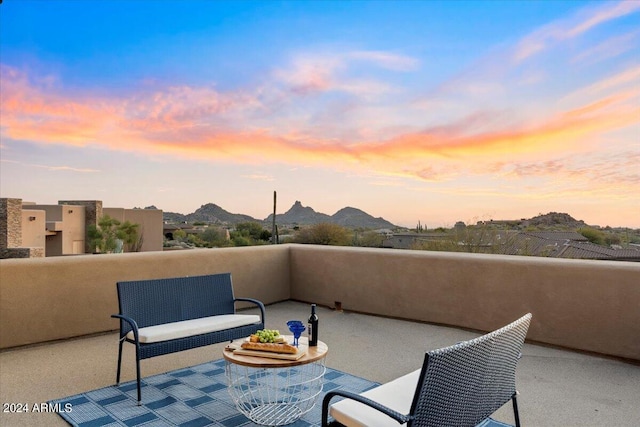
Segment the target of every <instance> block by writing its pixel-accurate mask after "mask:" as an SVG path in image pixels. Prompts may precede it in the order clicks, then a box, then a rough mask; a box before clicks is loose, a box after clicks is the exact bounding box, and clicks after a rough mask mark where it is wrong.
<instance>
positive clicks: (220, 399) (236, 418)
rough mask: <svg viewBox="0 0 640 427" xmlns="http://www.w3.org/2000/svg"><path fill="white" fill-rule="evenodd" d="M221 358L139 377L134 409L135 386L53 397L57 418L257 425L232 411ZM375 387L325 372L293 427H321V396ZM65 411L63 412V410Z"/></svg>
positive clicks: (89, 424)
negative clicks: (311, 401) (317, 393)
mask: <svg viewBox="0 0 640 427" xmlns="http://www.w3.org/2000/svg"><path fill="white" fill-rule="evenodd" d="M224 364H225V362H224V360H223V359H220V360H215V361H213V362H209V363H205V364H202V365H198V366H192V367H190V368H184V369H179V370H177V371H172V372H168V373H166V374H160V375H154V376H151V377H146V378H143V379H142V401H143V403H144V405H142V406H137V404H136V403H137V394H136V382H135V381H130V382H127V383H122V384H120V385H119V386H117V387H116V386H111V387H105V388H102V389H99V390H94V391H89V392H86V393H81V394H78V395H75V396H70V397H66V398H63V399H56V400H53V401H51V402H50V403H51V404H53V405H57V406H56V407H57V408H60V412H59V415H60V416H61V417H62V418H63V419H64V420H65V421H66V422H68V423H69V424H71V425H72V426H78V427H98V426H144V427H151V426H153V427H156V426H184V427H200V426H218V427H236V426H243V427H244V426H255V425H256V424H254V423H253V422H251V421H249V419H247V418H246V417H245V416H244V415H242V414H241V413H240V412H238V410H237V409H236V407H235V405H234V403H233V401H232V400H231V396H230V395H229V392H228V391H227V377H226V375H225V365H224ZM376 385H378V384H377V383H374V382H372V381H367V380H365V379H363V378H358V377H355V376H353V375H349V374H346V373H344V372H340V371H337V370H335V369H330V368H327V371H326V374H325V377H324V386H323V392H322V394H321V395H320V396H319V399H318V402H317V403H316V405H315V407H314V408H313V409H312V410H311V411H309V412H308V413H307V414H306V415H305V416H304V417H302V418H301V419H299V420H298V421H296V422H295V423H293V424H289V426H291V427H310V426H319V425H320V423H321V411H322V408H321V407H322V397H323V396H324V394H325V393H326V392H327V391H330V390H335V389H342V390H348V391H353V392H357V393H361V392H363V391H365V390H368V389H370V388H372V387H374V386H376ZM65 408H66V409H67V410H66V411H65Z"/></svg>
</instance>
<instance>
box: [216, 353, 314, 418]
mask: <svg viewBox="0 0 640 427" xmlns="http://www.w3.org/2000/svg"><path fill="white" fill-rule="evenodd" d="M325 371H326V367H325V364H324V358H321V359H319V360H317V361H315V362H313V363H308V364H305V365H299V366H294V367H269V368H253V367H248V366H242V365H238V364H235V363H231V362H229V361H227V364H226V373H227V380H228V382H229V394H230V395H231V397H232V399H233V401H234V402H235V404H236V407H237V408H238V410H239V411H240V412H241V413H243V414H244V415H245V416H246V417H247V418H249V419H250V420H251V421H253V422H254V423H256V424H260V425H267V426H281V425H286V424H291V423H293V422H294V421H296V420H298V419H299V418H300V417H302V416H303V415H304V414H306V413H307V412H309V411H310V410H311V409H312V408H313V406H314V405H315V403H316V401H317V400H318V396H319V395H320V393H321V392H322V383H323V378H324V373H325Z"/></svg>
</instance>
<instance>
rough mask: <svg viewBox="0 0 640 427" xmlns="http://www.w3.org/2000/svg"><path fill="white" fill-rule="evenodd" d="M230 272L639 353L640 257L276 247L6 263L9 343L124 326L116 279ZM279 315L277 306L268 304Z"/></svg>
mask: <svg viewBox="0 0 640 427" xmlns="http://www.w3.org/2000/svg"><path fill="white" fill-rule="evenodd" d="M221 272H231V273H232V275H233V282H234V289H235V292H236V296H248V297H254V298H258V299H260V300H262V301H263V302H265V303H266V304H269V303H273V302H277V301H282V300H287V299H296V300H300V301H306V302H315V303H317V304H321V305H326V306H330V307H332V306H333V305H334V303H335V302H336V301H339V302H341V303H342V307H343V308H344V309H346V310H353V311H359V312H363V313H371V314H378V315H383V316H391V317H398V318H404V319H413V320H418V321H425V322H432V323H440V324H446V325H452V326H460V327H464V328H469V329H474V330H480V331H490V330H493V329H495V328H498V327H500V326H503V325H504V324H506V323H508V322H509V321H511V320H513V319H515V318H516V317H518V316H520V315H522V314H524V313H526V312H529V311H530V312H532V313H533V316H534V317H533V321H532V324H531V328H530V330H529V334H528V335H527V339H529V340H533V341H537V342H541V343H548V344H553V345H558V346H561V347H566V348H573V349H579V350H586V351H591V352H596V353H601V354H609V355H613V356H618V357H624V358H629V359H636V360H640V264H638V263H629V262H609V261H578V260H556V259H547V258H535V257H516V256H500V255H475V254H457V253H444V252H427V251H409V250H406V251H405V250H393V249H388V250H387V249H362V248H343V247H326V246H313V245H291V244H289V245H277V246H259V247H245V248H228V249H201V250H185V251H171V252H145V253H132V254H113V255H83V256H76V257H58V258H45V259H24V260H21V259H15V260H13V259H7V260H0V348H7V347H13V346H19V345H25V344H30V343H37V342H43V341H49V340H55V339H61V338H67V337H72V336H80V335H84V334H91V333H96V332H101V331H107V330H112V329H115V328H117V322H116V321H115V320H112V319H110V317H109V316H110V315H111V314H112V313H115V312H117V311H118V307H117V297H116V288H115V283H116V282H117V281H119V280H133V279H151V278H159V277H176V276H186V275H197V274H212V273H221ZM267 315H268V310H267Z"/></svg>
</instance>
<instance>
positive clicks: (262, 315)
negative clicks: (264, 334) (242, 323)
mask: <svg viewBox="0 0 640 427" xmlns="http://www.w3.org/2000/svg"><path fill="white" fill-rule="evenodd" d="M237 301H245V302H250V303H253V304H255V305H257V306H258V308H259V309H260V318H261V319H262V324H263V325H264V324H265V323H264V304H263V303H262V302H261V301H258V300H257V299H253V298H234V299H233V302H237Z"/></svg>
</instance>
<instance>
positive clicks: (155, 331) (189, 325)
mask: <svg viewBox="0 0 640 427" xmlns="http://www.w3.org/2000/svg"><path fill="white" fill-rule="evenodd" d="M254 323H260V316H257V315H255V314H221V315H219V316H211V317H202V318H200V319H192V320H183V321H181V322H173V323H165V324H163V325H156V326H148V327H146V328H140V329H139V330H138V335H139V338H140V342H141V343H145V344H148V343H153V342H160V341H167V340H173V339H176V338H184V337H190V336H193V335H200V334H206V333H208V332H216V331H222V330H224V329H231V328H237V327H238V326H246V325H252V324H254ZM127 338H129V339H133V331H131V332H129V333H128V334H127Z"/></svg>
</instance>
